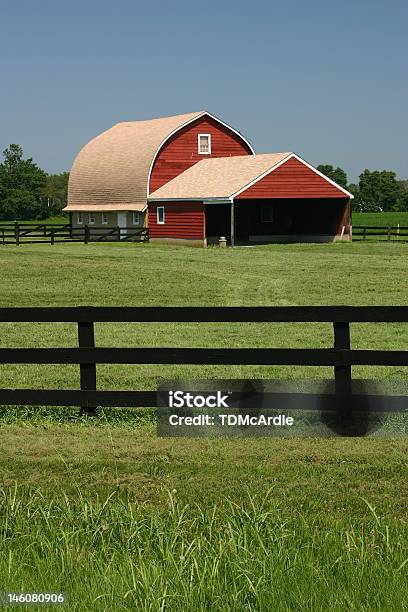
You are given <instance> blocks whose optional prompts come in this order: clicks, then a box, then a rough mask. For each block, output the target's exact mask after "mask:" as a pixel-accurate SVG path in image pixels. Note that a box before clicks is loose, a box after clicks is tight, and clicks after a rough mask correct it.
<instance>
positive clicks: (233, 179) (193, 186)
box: [149, 152, 292, 200]
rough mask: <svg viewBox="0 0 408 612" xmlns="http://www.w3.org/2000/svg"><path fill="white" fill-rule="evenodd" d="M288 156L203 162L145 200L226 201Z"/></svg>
mask: <svg viewBox="0 0 408 612" xmlns="http://www.w3.org/2000/svg"><path fill="white" fill-rule="evenodd" d="M291 155H292V153H290V152H286V153H265V154H261V155H239V156H236V157H215V158H211V159H204V160H202V161H199V162H198V163H197V164H195V165H194V166H192V167H191V168H189V169H188V170H185V171H184V172H183V173H182V174H180V175H179V176H177V177H176V178H174V179H173V180H171V181H169V182H168V183H166V184H165V185H163V187H160V188H159V189H157V190H156V191H154V192H153V193H152V194H151V195H150V196H149V200H178V199H180V200H186V199H192V200H202V199H211V198H229V197H231V196H233V195H234V194H235V193H236V192H237V191H240V190H241V189H242V188H243V187H245V186H247V185H249V184H250V183H252V181H254V180H255V179H257V178H258V177H261V176H262V175H263V174H264V173H265V172H267V171H268V170H270V169H271V168H274V167H275V166H276V165H277V164H279V162H281V161H283V160H284V159H286V158H287V157H290V156H291Z"/></svg>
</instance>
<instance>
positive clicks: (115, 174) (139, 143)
mask: <svg viewBox="0 0 408 612" xmlns="http://www.w3.org/2000/svg"><path fill="white" fill-rule="evenodd" d="M205 114H206V112H205V111H199V112H195V113H187V114H185V115H176V116H173V117H162V118H160V119H150V120H147V121H128V122H123V123H117V124H116V125H114V126H113V127H111V128H110V129H109V130H107V131H106V132H103V133H102V134H100V135H99V136H96V138H93V139H92V140H91V141H90V142H88V144H86V145H85V146H84V147H83V149H82V150H81V151H80V152H79V153H78V155H77V157H76V159H75V161H74V164H73V166H72V169H71V173H70V178H69V185H68V205H67V206H66V208H65V209H64V210H67V211H69V210H94V211H97V210H130V211H131V210H135V211H137V210H143V209H144V208H145V207H146V200H147V186H148V180H149V172H150V168H151V165H152V162H153V160H154V158H155V156H156V153H157V151H158V150H159V148H160V146H161V144H162V143H163V142H164V141H165V140H166V139H167V138H168V137H169V136H171V135H172V134H173V132H175V131H176V130H178V129H179V128H181V127H183V126H184V125H187V124H188V123H190V122H191V121H193V120H195V119H198V117H201V116H202V115H205Z"/></svg>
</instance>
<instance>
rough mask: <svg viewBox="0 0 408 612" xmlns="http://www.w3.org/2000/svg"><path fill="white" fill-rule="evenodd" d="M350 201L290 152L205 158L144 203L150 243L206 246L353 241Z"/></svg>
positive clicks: (330, 182) (338, 186)
mask: <svg viewBox="0 0 408 612" xmlns="http://www.w3.org/2000/svg"><path fill="white" fill-rule="evenodd" d="M352 198H353V196H352V194H351V193H349V192H348V191H347V190H346V189H344V188H343V187H341V186H340V185H337V184H336V183H335V182H334V181H332V180H331V179H329V178H328V177H326V176H325V175H323V174H322V173H321V172H319V171H318V170H316V168H313V166H311V165H310V164H308V163H307V162H306V161H304V160H303V159H301V158H300V157H299V156H298V155H296V154H295V153H290V152H289V153H288V152H286V153H271V154H264V155H251V156H238V157H228V158H227V157H225V158H218V159H207V160H203V161H200V162H198V163H197V164H195V165H194V166H193V167H191V168H189V169H188V170H185V171H184V172H183V173H182V174H180V175H179V176H177V177H176V178H174V179H173V180H171V181H169V182H168V183H166V184H165V185H163V186H162V187H161V188H159V189H157V190H156V191H155V192H153V193H152V194H151V195H150V197H149V228H150V230H149V231H150V239H151V240H152V241H155V240H156V241H162V242H185V243H189V244H196V245H197V246H205V245H207V244H211V243H214V242H218V240H219V238H220V237H221V236H224V237H225V238H226V239H227V240H228V241H229V242H230V244H236V243H237V242H241V243H256V242H329V241H333V240H336V239H343V240H348V239H350V237H351V226H350V215H351V206H350V203H351V199H352Z"/></svg>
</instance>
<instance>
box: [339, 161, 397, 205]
mask: <svg viewBox="0 0 408 612" xmlns="http://www.w3.org/2000/svg"><path fill="white" fill-rule="evenodd" d="M405 185H406V182H405V181H397V179H396V174H395V172H392V171H390V170H374V171H370V170H367V169H366V170H364V172H362V174H360V177H359V183H358V185H352V186H350V189H351V191H352V193H353V195H354V196H355V199H354V202H353V207H354V209H355V210H360V211H362V212H375V211H403V210H408V197H407V194H408V192H407V189H406V187H405Z"/></svg>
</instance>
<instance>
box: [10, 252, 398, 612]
mask: <svg viewBox="0 0 408 612" xmlns="http://www.w3.org/2000/svg"><path fill="white" fill-rule="evenodd" d="M407 262H408V245H406V244H403V243H401V244H396V243H389V244H387V243H377V244H375V243H367V244H362V243H359V244H332V245H273V246H264V247H256V248H237V249H234V250H231V249H225V250H223V249H218V248H209V249H189V248H183V247H179V248H177V247H158V246H152V245H131V244H130V245H124V244H120V245H116V244H106V245H96V244H90V245H88V246H83V245H78V244H72V245H54V246H50V245H34V246H29V245H26V246H21V247H10V246H8V247H1V248H0V270H1V272H0V274H1V281H2V282H1V286H2V291H1V297H0V304H1V306H40V305H41V306H44V305H61V306H62V305H64V306H67V305H73V306H75V305H119V306H120V305H124V306H125V305H132V306H137V305H144V306H145V305H153V306H166V305H193V306H194V305H209V306H212V305H214V306H215V305H217V306H220V305H318V304H328V305H330V304H351V305H365V304H369V305H374V304H378V305H381V304H384V305H405V304H406V303H407V297H408V287H407V282H408V281H407V279H408V274H407V273H408V263H407ZM406 327H408V326H404V325H383V324H381V325H368V324H364V325H353V326H352V342H353V346H355V347H357V348H363V347H367V348H369V347H378V348H394V349H395V348H401V349H406V347H407V345H408V330H407V329H406ZM96 336H97V344H98V345H99V346H220V347H228V346H282V347H283V346H294V347H296V346H299V347H306V346H310V347H323V346H330V345H331V344H332V330H331V327H330V325H314V324H313V325H306V324H305V325H303V324H293V325H276V324H275V325H266V324H260V325H257V324H250V325H249V324H248V325H231V324H228V325H214V324H213V325H207V324H205V325H204V324H189V325H186V324H177V325H176V324H174V325H173V324H162V325H156V324H123V325H118V324H110V325H98V326H97V334H96ZM0 338H1V342H0V344H1V346H3V347H4V346H10V347H11V346H38V347H40V346H49V347H52V346H72V345H75V343H76V329H75V326H74V325H69V324H59V325H30V324H24V325H15V324H2V325H1V336H0ZM354 374H355V376H359V377H364V378H381V379H385V378H387V379H392V380H403V379H406V376H407V371H406V369H404V368H385V367H384V368H356V369H355V372H354ZM176 376H177V377H178V376H183V377H188V378H198V377H201V378H203V377H206V378H209V377H231V378H232V377H236V378H243V377H257V378H269V377H277V376H279V377H281V378H292V379H293V378H297V377H301V378H305V377H311V378H322V377H329V376H331V372H330V369H324V368H295V367H293V368H292V367H280V368H277V367H245V366H242V367H221V366H218V367H210V366H205V367H203V366H200V367H198V366H196V367H191V366H188V365H186V366H183V367H181V366H177V367H175V366H166V367H162V366H160V367H159V366H150V365H148V364H146V365H144V366H122V365H121V366H98V386H99V388H101V389H102V388H111V389H115V388H117V389H144V388H145V389H154V388H156V386H157V384H158V382H160V380H163V379H166V378H172V377H176ZM78 379H79V375H78V368H77V367H76V366H72V367H71V366H69V367H66V366H63V367H59V366H30V367H29V366H14V367H9V366H7V367H5V366H3V367H1V369H0V386H1V387H32V386H36V387H42V388H78V382H79V380H78ZM0 435H1V438H0V440H1V442H0V449H1V454H0V470H1V477H2V488H1V491H0V512H1V518H0V529H1V537H0V578H1V583H2V584H3V585H4V586H3V590H5V589H15V590H19V591H21V590H24V591H27V590H33V591H39V590H42V591H44V590H47V591H50V590H62V591H65V592H66V593H67V595H68V608H67V609H69V610H163V611H164V610H166V611H168V610H171V611H173V610H174V611H179V610H181V611H184V610H187V611H190V610H191V611H195V610H216V611H220V612H221V611H225V610H233V611H234V612H235V611H236V610H239V611H240V610H262V611H264V610H265V611H268V612H269V611H272V610H273V611H280V610H307V611H310V612H315V611H320V610H321V611H323V610H325V611H326V610H336V611H337V610H338V611H344V610H364V611H367V612H368V611H371V610H378V611H380V610H381V611H383V610H386V611H388V610H390V611H394V610H403V609H406V606H407V601H408V586H407V585H408V581H407V571H408V561H407V560H408V546H407V541H408V540H407V537H408V528H407V519H408V511H407V506H406V499H407V497H408V485H407V451H408V442H407V441H406V440H405V439H404V438H400V439H397V438H395V439H392V438H383V439H379V438H376V439H330V440H327V439H326V440H324V439H309V440H308V439H286V440H285V439H283V440H282V439H280V440H278V439H269V438H261V439H257V440H250V439H200V440H194V439H160V438H157V437H156V435H155V427H154V423H153V417H152V413H151V411H150V412H148V413H147V415H146V416H143V414H142V415H140V414H138V415H134V414H133V413H132V412H131V411H123V416H120V414H119V416H118V414H117V413H115V414H111V413H109V414H101V415H100V416H99V417H96V418H95V419H88V420H78V419H77V414H76V411H75V410H71V409H63V410H62V409H55V410H53V409H43V410H42V411H40V413H39V416H38V415H37V414H36V413H35V409H33V410H30V409H27V408H3V409H2V414H1V430H0Z"/></svg>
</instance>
